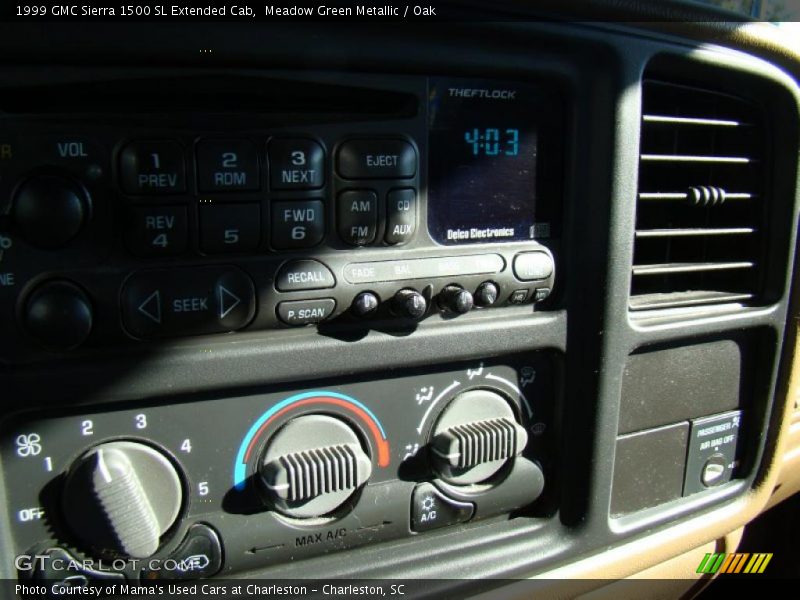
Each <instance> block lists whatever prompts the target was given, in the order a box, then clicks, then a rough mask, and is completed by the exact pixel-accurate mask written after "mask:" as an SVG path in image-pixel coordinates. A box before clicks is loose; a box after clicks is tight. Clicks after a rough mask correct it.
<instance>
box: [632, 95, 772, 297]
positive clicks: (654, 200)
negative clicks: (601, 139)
mask: <svg viewBox="0 0 800 600" xmlns="http://www.w3.org/2000/svg"><path fill="white" fill-rule="evenodd" d="M642 93H643V96H642V136H641V150H640V152H641V155H640V161H639V193H638V202H637V207H636V239H635V244H634V265H633V273H632V286H631V309H633V310H643V309H649V308H667V307H679V306H698V305H705V304H715V303H722V302H750V301H754V300H756V299H757V297H758V293H759V288H760V277H759V274H760V271H759V269H760V268H761V266H762V264H761V262H762V252H761V248H762V245H761V243H760V241H761V240H762V239H763V238H762V235H763V233H764V231H763V230H764V221H765V218H764V215H765V210H764V202H765V200H766V199H765V198H764V197H763V189H764V185H763V184H764V182H763V181H762V175H761V174H762V173H763V172H764V170H763V166H764V165H763V160H764V158H765V156H764V138H763V134H764V128H763V122H762V121H763V116H762V113H761V111H760V110H758V109H757V108H756V107H755V106H754V105H753V104H750V103H748V102H746V101H744V100H743V99H740V98H737V97H735V96H731V95H727V94H722V93H717V92H713V91H709V90H705V89H698V88H694V87H688V86H682V85H675V84H672V83H665V82H662V81H654V80H646V81H645V82H644V84H643V92H642Z"/></svg>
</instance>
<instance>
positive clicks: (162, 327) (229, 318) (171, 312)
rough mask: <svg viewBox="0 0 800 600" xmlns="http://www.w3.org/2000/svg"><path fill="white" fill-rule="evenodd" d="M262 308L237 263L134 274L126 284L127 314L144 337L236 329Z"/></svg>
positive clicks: (124, 308) (128, 324)
mask: <svg viewBox="0 0 800 600" xmlns="http://www.w3.org/2000/svg"><path fill="white" fill-rule="evenodd" d="M255 309H256V296H255V289H254V287H253V282H252V281H251V280H250V277H248V276H247V275H246V274H245V273H244V272H243V271H242V270H240V269H239V268H237V267H233V266H219V267H197V268H186V269H158V270H149V271H140V272H138V273H134V274H133V275H132V276H131V277H130V278H128V280H127V281H126V282H125V285H124V287H123V289H122V318H123V322H124V323H125V327H126V328H127V330H128V331H129V332H130V333H131V334H132V335H134V336H135V337H138V338H142V339H153V338H164V337H177V336H184V335H200V334H206V333H222V332H226V331H235V330H237V329H241V328H242V327H244V326H245V325H247V324H248V323H249V322H250V321H251V320H252V318H253V316H254V314H255Z"/></svg>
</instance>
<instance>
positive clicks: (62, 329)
mask: <svg viewBox="0 0 800 600" xmlns="http://www.w3.org/2000/svg"><path fill="white" fill-rule="evenodd" d="M24 320H25V328H26V330H27V331H28V333H29V334H30V335H31V336H32V337H34V338H36V340H38V341H39V342H40V343H41V344H42V345H44V346H45V347H47V348H50V349H53V350H72V349H73V348H77V347H78V346H80V345H81V344H82V343H83V342H85V341H86V338H88V337H89V334H90V333H91V331H92V321H93V315H92V303H91V301H90V300H89V297H88V296H87V295H86V294H85V293H84V292H83V290H81V289H80V288H79V287H78V286H76V285H74V284H73V283H70V282H69V281H61V280H57V281H48V282H45V283H43V284H42V285H40V286H39V287H37V288H36V289H35V290H34V291H33V293H32V294H31V295H30V296H29V297H28V300H27V302H26V303H25V309H24Z"/></svg>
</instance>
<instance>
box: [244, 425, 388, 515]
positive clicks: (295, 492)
mask: <svg viewBox="0 0 800 600" xmlns="http://www.w3.org/2000/svg"><path fill="white" fill-rule="evenodd" d="M259 473H260V475H261V484H262V487H263V489H264V490H265V492H266V494H267V496H268V500H269V502H270V504H271V505H272V507H273V508H275V509H276V510H278V511H279V512H281V513H283V514H285V515H286V516H289V517H296V518H299V519H305V518H312V517H324V516H327V515H329V514H330V513H333V512H334V511H336V510H337V509H338V508H340V507H342V506H343V505H344V504H345V503H346V502H347V501H348V500H349V499H350V498H351V497H352V496H353V495H354V494H355V493H356V492H357V491H358V490H359V489H360V488H361V487H362V486H363V485H364V484H365V483H366V482H367V480H368V479H369V477H370V475H371V474H372V461H371V460H370V458H369V456H368V455H367V453H366V452H364V449H363V447H362V445H361V441H360V440H359V438H358V435H356V433H355V431H353V429H352V428H351V427H350V426H349V425H348V424H346V423H345V422H343V421H340V420H339V419H337V418H335V417H331V416H328V415H304V416H301V417H297V418H296V419H293V420H292V421H289V423H287V424H286V425H285V426H284V427H283V428H281V429H280V430H279V431H278V432H277V433H276V434H275V436H274V437H273V438H272V439H271V440H270V441H269V442H268V444H267V447H266V449H265V451H264V454H263V457H262V459H261V463H260V465H259Z"/></svg>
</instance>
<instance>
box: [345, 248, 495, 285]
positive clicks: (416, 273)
mask: <svg viewBox="0 0 800 600" xmlns="http://www.w3.org/2000/svg"><path fill="white" fill-rule="evenodd" d="M505 265H506V263H505V260H504V259H503V257H502V256H500V255H499V254H472V255H468V256H447V257H442V258H415V259H409V260H381V261H376V262H363V263H350V264H348V265H346V266H345V268H344V278H345V279H346V280H347V281H348V282H349V283H378V282H381V281H403V280H406V279H430V278H433V277H459V276H466V275H493V274H495V273H500V272H501V271H502V270H503V269H504V268H505Z"/></svg>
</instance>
